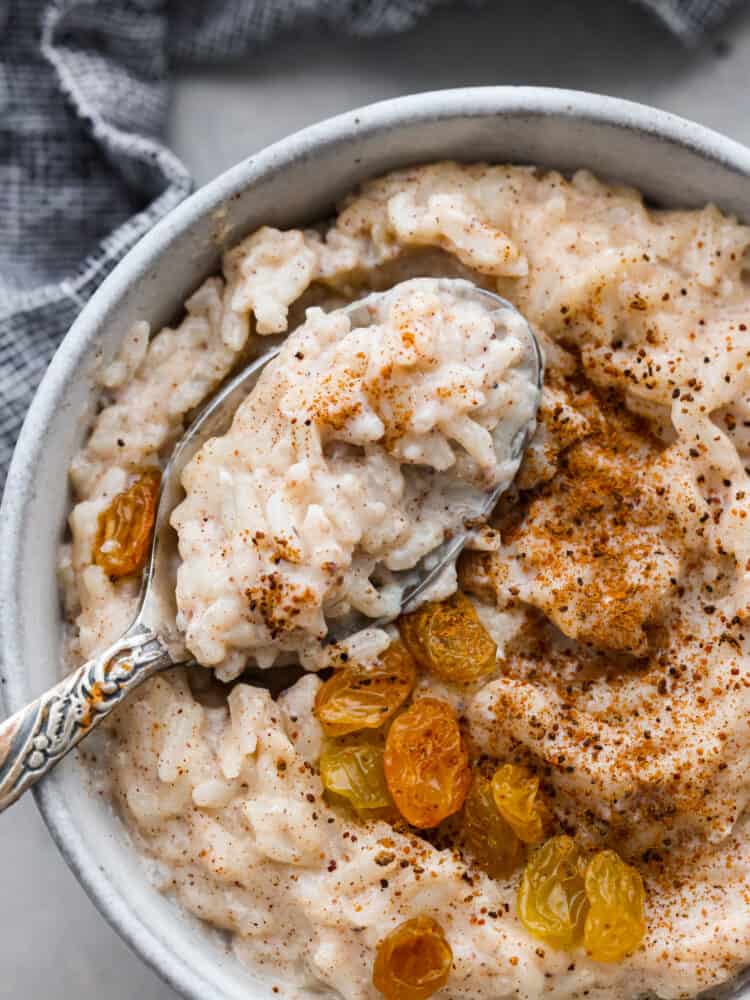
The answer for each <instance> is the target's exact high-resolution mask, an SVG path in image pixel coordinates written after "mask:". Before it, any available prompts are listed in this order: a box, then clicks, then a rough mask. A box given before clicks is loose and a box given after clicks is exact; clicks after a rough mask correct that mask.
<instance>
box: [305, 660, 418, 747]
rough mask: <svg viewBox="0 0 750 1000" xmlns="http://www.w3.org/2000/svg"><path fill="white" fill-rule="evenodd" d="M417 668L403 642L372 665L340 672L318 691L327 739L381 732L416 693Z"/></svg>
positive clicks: (318, 707) (320, 718) (319, 712)
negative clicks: (375, 731)
mask: <svg viewBox="0 0 750 1000" xmlns="http://www.w3.org/2000/svg"><path fill="white" fill-rule="evenodd" d="M415 680H416V669H415V666H414V661H413V660H412V658H411V655H410V654H409V652H408V651H407V650H406V648H405V647H404V645H403V644H402V643H400V642H392V643H391V645H390V646H389V647H388V649H386V650H385V652H384V653H381V655H380V656H379V657H378V659H377V660H376V662H375V663H374V664H372V665H371V666H363V665H361V664H358V663H354V664H352V665H351V666H347V667H344V668H343V670H337V671H336V673H335V674H333V676H332V677H330V678H329V679H328V680H327V681H326V682H325V684H323V685H322V687H321V688H320V689H319V690H318V694H317V696H316V698H315V715H316V716H317V717H318V721H319V722H320V724H321V726H322V727H323V730H324V732H325V734H326V735H327V736H345V735H346V734H347V733H354V732H358V731H359V730H361V729H378V728H379V727H380V726H382V725H383V723H384V722H387V720H388V719H390V717H391V716H392V715H393V713H394V712H395V711H396V710H397V709H399V708H400V707H401V705H403V703H404V702H405V701H406V699H407V698H408V697H409V695H410V694H411V692H412V689H413V687H414V682H415Z"/></svg>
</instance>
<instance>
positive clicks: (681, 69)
mask: <svg viewBox="0 0 750 1000" xmlns="http://www.w3.org/2000/svg"><path fill="white" fill-rule="evenodd" d="M749 76H750V9H748V8H747V7H746V8H745V9H743V10H742V11H741V12H739V13H737V14H735V15H734V16H733V17H732V18H731V19H730V20H729V21H728V22H727V23H726V24H725V25H723V26H722V27H721V28H720V29H719V30H717V31H716V32H715V33H714V35H713V37H712V38H710V39H707V40H706V41H705V42H704V43H702V44H701V45H700V46H699V47H698V48H697V49H695V50H692V51H688V50H685V49H684V48H683V47H682V46H681V45H680V44H679V43H678V42H676V41H675V40H674V39H673V38H671V37H670V36H669V35H668V34H667V33H666V32H665V31H664V30H663V29H662V28H661V26H660V25H658V24H657V23H656V22H655V21H654V20H653V19H652V18H651V17H650V15H648V14H646V13H645V12H643V11H642V10H641V9H639V8H637V7H635V6H633V5H631V4H630V3H628V2H627V0H619V2H618V0H605V2H602V0H546V2H545V0H489V3H487V4H486V6H485V7H484V8H481V9H478V8H475V9H470V8H466V7H463V8H462V7H460V6H458V7H448V8H446V9H443V10H442V11H440V12H439V13H438V14H436V15H434V16H433V17H432V18H431V19H430V20H429V21H427V22H425V23H424V24H423V25H422V26H421V27H420V28H418V29H417V30H416V31H413V32H411V33H409V34H408V35H402V36H397V37H394V38H388V39H382V40H375V41H357V42H354V43H352V42H349V41H345V40H344V41H342V40H338V39H333V38H331V37H330V36H328V35H327V36H326V37H324V38H319V39H295V38H293V37H285V38H283V39H280V40H278V41H276V42H275V43H274V44H272V45H271V46H270V48H269V49H268V51H265V52H263V53H261V54H260V55H257V56H252V57H248V58H247V59H245V60H243V62H242V64H241V65H239V66H237V67H236V68H234V69H232V70H226V69H221V70H219V69H216V70H213V69H212V70H210V71H209V70H203V71H200V72H196V71H192V70H191V71H189V72H183V73H180V74H179V77H178V81H177V86H176V90H175V95H174V104H173V109H172V117H171V124H170V140H171V142H172V143H173V145H174V147H175V149H176V150H177V152H178V153H179V154H180V155H181V156H182V157H183V158H184V160H185V161H186V162H187V163H188V165H189V166H190V168H191V169H192V171H193V173H194V175H195V177H196V180H197V182H198V183H202V182H205V181H207V180H209V179H210V178H212V177H214V176H215V175H216V174H218V173H219V172H220V171H222V170H224V169H225V168H226V167H229V166H231V165H232V164H233V163H235V162H236V161H237V160H239V159H241V158H242V157H244V156H247V155H248V154H250V153H253V152H255V151H256V150H258V149H260V148H261V147H263V146H265V145H267V144H268V143H269V142H272V141H274V140H275V139H278V138H280V137H282V136H284V135H286V134H288V133H289V132H292V131H294V130H295V129H298V128H301V127H302V126H304V125H308V124H311V123H312V122H315V121H318V120H320V119H322V118H325V117H327V116H329V115H333V114H336V113H338V112H340V111H344V110H347V109H349V108H353V107H356V106H357V105H361V104H366V103H369V102H371V101H376V100H380V99H383V98H387V97H395V96H398V95H402V94H408V93H414V92H417V91H424V90H433V89H437V88H440V87H461V86H470V85H480V84H538V85H548V86H558V87H573V88H578V89H582V90H591V91H599V92H602V93H605V94H613V95H617V96H621V97H628V98H631V99H633V100H638V101H644V102H647V103H650V104H654V105H657V106H658V107H661V108H665V109H667V110H669V111H674V112H677V113H678V114H682V115H685V116H687V117H690V118H693V119H695V120H697V121H699V122H702V123H704V124H706V125H710V126H712V127H713V128H716V129H719V130H721V131H723V132H725V133H727V134H728V135H730V136H732V137H733V138H735V139H739V140H741V141H744V142H746V143H748V144H750V114H749V113H748V97H747V93H748V91H747V85H748V77H749ZM0 847H1V849H0V997H2V998H6V997H7V998H23V1000H41V998H43V997H48V998H50V1000H89V998H91V1000H95V998H96V1000H102V998H104V1000H132V998H138V1000H174V998H175V996H176V995H175V993H174V992H173V991H172V990H171V989H170V988H169V987H167V986H165V985H164V984H163V983H162V982H161V981H160V980H159V978H158V976H157V975H156V973H154V972H152V971H151V970H150V969H148V968H146V966H145V965H144V964H143V963H142V962H141V961H140V959H138V958H137V957H136V956H135V955H133V954H132V953H131V952H130V951H129V949H128V948H127V947H126V946H125V945H124V944H123V943H122V942H121V941H120V939H119V938H118V937H117V935H116V934H115V933H114V932H113V931H111V930H110V929H109V927H108V926H107V925H106V924H105V923H104V921H103V920H102V918H101V917H100V916H99V914H98V913H97V911H96V910H95V908H94V907H93V905H92V904H91V903H90V902H89V900H88V898H87V897H86V895H85V894H84V892H83V890H82V889H81V888H80V886H79V885H78V884H77V882H76V880H75V879H74V878H73V876H72V874H71V873H70V872H69V871H68V869H67V867H66V866H65V864H64V863H63V861H62V860H61V858H60V857H59V855H58V853H57V850H56V848H55V847H54V845H53V843H52V841H51V839H50V838H49V835H48V834H47V831H46V828H45V827H44V824H43V823H42V821H41V819H40V817H39V815H38V814H37V812H36V807H35V806H34V803H33V801H32V800H31V799H30V798H29V799H27V800H26V801H21V802H20V803H18V804H17V805H16V806H14V807H13V809H12V811H11V812H9V813H8V814H7V815H5V816H3V817H1V818H0Z"/></svg>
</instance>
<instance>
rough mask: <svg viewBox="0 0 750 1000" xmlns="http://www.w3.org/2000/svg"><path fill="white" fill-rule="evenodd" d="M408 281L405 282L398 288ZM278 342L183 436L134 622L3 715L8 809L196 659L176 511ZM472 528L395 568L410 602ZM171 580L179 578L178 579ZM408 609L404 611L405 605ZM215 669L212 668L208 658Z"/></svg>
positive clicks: (537, 354)
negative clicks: (186, 650) (182, 655)
mask: <svg viewBox="0 0 750 1000" xmlns="http://www.w3.org/2000/svg"><path fill="white" fill-rule="evenodd" d="M439 284H440V287H441V288H442V289H443V290H445V291H449V292H451V293H452V294H454V295H455V296H457V297H469V298H473V299H474V300H475V301H480V302H481V303H482V305H483V306H484V307H485V308H486V309H487V310H488V311H489V312H490V313H491V314H495V313H496V314H498V317H500V316H501V315H502V314H503V313H504V314H505V315H507V314H508V312H509V311H510V312H511V313H513V314H515V315H516V316H520V313H518V311H517V310H516V309H515V307H514V306H513V305H511V303H510V302H507V301H506V300H505V299H503V298H500V296H498V295H495V294H494V293H492V292H488V291H485V290H484V289H481V288H478V287H477V286H476V285H474V284H472V283H471V282H469V281H465V280H463V279H447V278H444V279H440V282H439ZM397 287H398V286H396V288H397ZM393 291H394V289H389V291H387V292H375V293H373V294H371V295H368V296H366V297H365V298H362V299H359V300H357V301H356V302H353V303H351V304H350V305H348V306H346V307H344V308H343V309H341V310H340V311H341V312H342V313H344V314H345V315H347V316H349V318H350V320H351V324H352V328H354V327H356V326H361V325H370V324H371V323H372V316H373V313H374V311H375V310H376V309H377V307H378V305H379V304H380V303H382V301H383V300H384V299H385V298H386V297H387V296H388V295H390V294H391V293H392V292H393ZM521 319H522V320H523V323H522V327H523V330H524V332H525V333H527V334H528V348H529V355H528V358H527V362H528V364H529V365H530V366H531V373H532V382H533V385H534V389H535V396H536V398H535V399H534V400H533V407H532V416H531V418H530V419H529V421H528V423H527V424H526V425H525V426H523V427H522V428H521V430H520V431H519V433H518V434H517V435H516V437H515V438H514V440H513V442H512V444H511V452H512V454H511V459H512V460H513V461H514V463H515V469H516V470H517V468H518V466H519V465H520V462H521V459H522V457H523V453H524V451H525V449H526V446H527V445H528V442H529V440H530V438H531V436H532V434H533V431H534V426H535V417H536V410H537V407H538V405H539V399H540V397H541V387H542V380H543V374H544V363H543V359H542V353H541V350H540V347H539V344H538V341H537V339H536V336H535V335H534V333H533V331H532V330H531V327H530V326H529V324H528V323H527V322H526V320H525V319H523V317H521ZM279 350H280V348H279V347H273V348H271V349H270V350H268V351H266V352H265V353H264V354H262V355H260V357H258V358H256V359H255V360H254V361H252V362H250V364H248V365H247V367H246V368H244V369H243V370H242V371H241V372H240V373H239V374H238V375H236V376H235V377H234V378H232V379H231V380H230V381H228V382H227V383H226V384H225V385H224V386H223V387H222V388H221V389H219V391H218V392H217V393H216V394H215V395H214V396H213V397H212V398H211V399H210V400H209V401H208V402H207V403H206V404H205V405H204V407H203V408H202V409H201V410H200V412H199V413H198V414H197V416H196V417H195V419H194V420H193V422H192V423H191V424H190V426H189V427H188V429H187V430H186V432H185V434H184V435H183V437H182V438H181V439H180V441H179V442H178V443H177V445H176V447H175V449H174V451H173V452H172V455H171V457H170V459H169V461H168V463H167V466H166V468H165V469H164V471H163V474H162V479H161V488H160V491H159V501H158V506H157V513H156V519H155V524H154V532H153V538H152V542H151V549H150V552H149V557H148V561H147V564H146V567H145V569H144V571H143V577H142V582H141V591H140V597H139V602H138V610H137V613H136V616H135V619H134V620H133V622H132V624H131V625H130V627H129V628H128V630H127V632H126V633H125V634H124V635H123V636H122V637H121V638H120V639H118V640H117V641H116V642H114V643H112V644H111V645H110V646H108V647H107V649H105V650H103V652H101V653H99V654H98V655H97V656H96V657H94V658H93V659H91V660H88V661H87V662H86V663H84V664H83V665H82V666H80V667H78V668H77V669H76V670H74V671H73V673H71V674H70V675H69V676H67V677H66V678H65V679H64V680H62V681H60V683H59V684H56V685H55V686H54V687H52V688H50V689H49V690H48V691H46V692H45V693H44V694H42V695H41V696H40V697H39V698H37V699H36V700H35V701H32V702H31V703H30V704H29V705H27V706H26V707H25V708H22V709H20V711H18V712H16V713H15V715H12V716H11V717H10V718H8V719H6V720H5V722H3V723H0V812H2V811H3V810H4V809H6V808H7V807H8V806H9V805H11V804H12V803H13V802H15V801H16V799H18V798H19V797H20V796H21V795H22V794H23V793H24V792H25V791H26V790H27V789H28V788H30V787H31V786H32V785H34V784H36V782H37V781H38V780H39V779H40V778H42V777H44V775H45V774H47V773H48V772H49V771H51V770H52V768H53V767H54V766H55V765H56V764H57V763H58V761H59V760H61V759H62V758H63V757H64V756H65V754H67V753H68V751H69V750H71V749H72V748H73V747H74V746H76V745H77V744H78V743H79V742H80V741H81V740H82V739H84V737H86V736H87V735H88V734H89V733H90V732H91V731H92V730H93V729H94V728H95V727H96V726H97V725H98V724H99V723H100V722H101V721H102V720H103V719H105V718H106V717H107V716H108V715H109V714H110V712H112V710H113V709H114V708H116V707H117V705H119V704H120V702H121V701H122V700H123V699H124V698H126V697H127V696H128V695H129V694H130V692H131V691H133V690H135V688H137V687H138V686H139V685H140V684H142V683H143V682H144V681H145V680H147V679H148V678H149V677H153V676H154V674H157V673H159V672H160V671H162V670H166V669H167V668H170V667H175V666H189V665H191V664H194V661H190V660H179V661H178V660H175V659H174V658H173V657H172V656H171V655H170V652H169V644H170V639H173V638H175V637H176V635H177V629H176V625H175V615H176V608H175V607H174V603H175V598H174V570H175V566H174V563H175V544H174V536H173V533H172V535H171V537H170V532H171V528H170V525H169V517H170V515H171V513H172V510H173V509H174V508H175V507H176V506H177V504H178V502H179V500H180V498H181V495H182V493H181V490H182V488H181V485H180V479H181V476H182V471H183V469H184V468H185V466H186V465H187V463H188V462H189V461H190V459H191V458H192V457H193V456H194V455H195V453H196V452H197V451H198V449H199V448H200V447H201V445H202V444H203V443H204V442H205V441H206V440H207V439H208V438H209V437H212V436H215V435H217V434H222V433H224V431H225V430H227V428H228V427H229V424H230V423H231V420H232V417H233V415H234V412H235V410H236V409H237V407H238V406H239V404H240V403H241V402H242V400H243V399H244V398H245V397H246V396H247V395H248V393H249V392H250V391H251V390H252V389H253V387H254V386H255V384H256V382H257V381H258V378H259V376H260V374H261V372H262V371H263V369H264V368H265V366H266V365H267V364H268V362H269V361H272V360H273V359H274V358H275V357H277V356H278V354H279ZM508 485H509V482H507V481H506V482H504V483H502V484H501V485H499V486H495V487H493V488H492V489H491V490H489V491H487V492H485V493H483V494H481V497H480V502H479V504H478V508H477V510H476V511H475V512H472V514H471V519H481V518H483V517H486V516H487V514H489V512H490V511H491V510H492V508H493V507H494V505H495V503H496V502H497V499H498V497H499V496H500V493H501V492H502V491H503V490H504V489H506V488H507V486H508ZM468 535H469V529H468V527H465V528H464V529H463V530H460V531H457V532H456V533H455V534H454V535H452V536H451V537H449V538H448V539H447V540H446V541H444V542H442V543H441V544H440V545H439V546H437V548H435V549H433V550H432V551H431V552H430V553H428V554H427V555H426V556H425V557H423V558H422V559H421V560H420V561H419V562H418V563H417V565H416V566H414V567H413V568H412V569H408V570H402V571H400V572H399V573H396V574H392V577H391V579H393V578H394V577H395V578H396V579H397V582H398V583H400V584H401V586H402V597H401V609H400V610H403V609H405V608H407V607H411V606H415V605H416V604H417V603H418V601H419V598H420V595H422V594H424V592H425V591H426V590H427V588H428V587H429V586H430V585H431V584H432V583H433V582H434V581H435V580H436V579H437V578H438V576H439V575H440V574H441V573H442V571H443V570H444V569H445V568H446V567H447V566H448V565H449V564H451V563H453V562H455V560H456V559H457V557H458V555H459V553H460V552H461V550H462V548H463V547H464V544H465V542H466V539H467V537H468ZM170 581H171V586H170ZM399 613H400V612H399ZM395 617H397V615H394V616H392V617H391V618H389V619H385V620H384V619H378V620H373V619H371V618H366V616H364V615H361V614H355V615H347V616H345V618H344V619H343V620H342V621H338V620H334V623H332V624H331V625H329V635H328V636H327V637H326V638H327V640H330V639H332V640H334V641H339V640H341V639H342V638H344V637H345V636H346V635H351V634H353V633H354V632H357V631H359V630H360V629H361V628H362V627H364V626H370V627H378V626H382V625H385V624H387V623H388V622H389V621H392V620H393V619H394V618H395ZM204 669H205V668H204Z"/></svg>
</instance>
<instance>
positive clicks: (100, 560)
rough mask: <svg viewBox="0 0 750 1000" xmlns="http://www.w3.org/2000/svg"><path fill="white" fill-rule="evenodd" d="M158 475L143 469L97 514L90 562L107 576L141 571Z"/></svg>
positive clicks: (157, 472)
mask: <svg viewBox="0 0 750 1000" xmlns="http://www.w3.org/2000/svg"><path fill="white" fill-rule="evenodd" d="M160 481H161V473H160V472H159V470H158V469H146V470H145V471H144V472H142V473H141V475H140V476H139V477H138V479H136V481H135V482H134V483H133V484H132V485H131V486H129V487H128V489H127V490H125V491H124V492H123V493H118V494H117V496H115V497H113V499H112V502H111V503H110V505H109V506H108V507H106V508H105V509H104V510H103V511H102V512H101V513H100V514H99V519H98V522H97V528H96V538H95V540H94V551H93V553H92V560H93V562H95V563H96V565H97V566H101V568H102V569H103V570H104V572H105V573H107V575H108V576H113V577H119V576H129V575H130V574H131V573H137V572H139V571H140V570H142V569H143V567H144V565H145V563H146V557H147V556H148V551H149V546H150V544H151V533H152V531H153V528H154V521H155V520H156V499H157V497H158V495H159V483H160Z"/></svg>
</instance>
